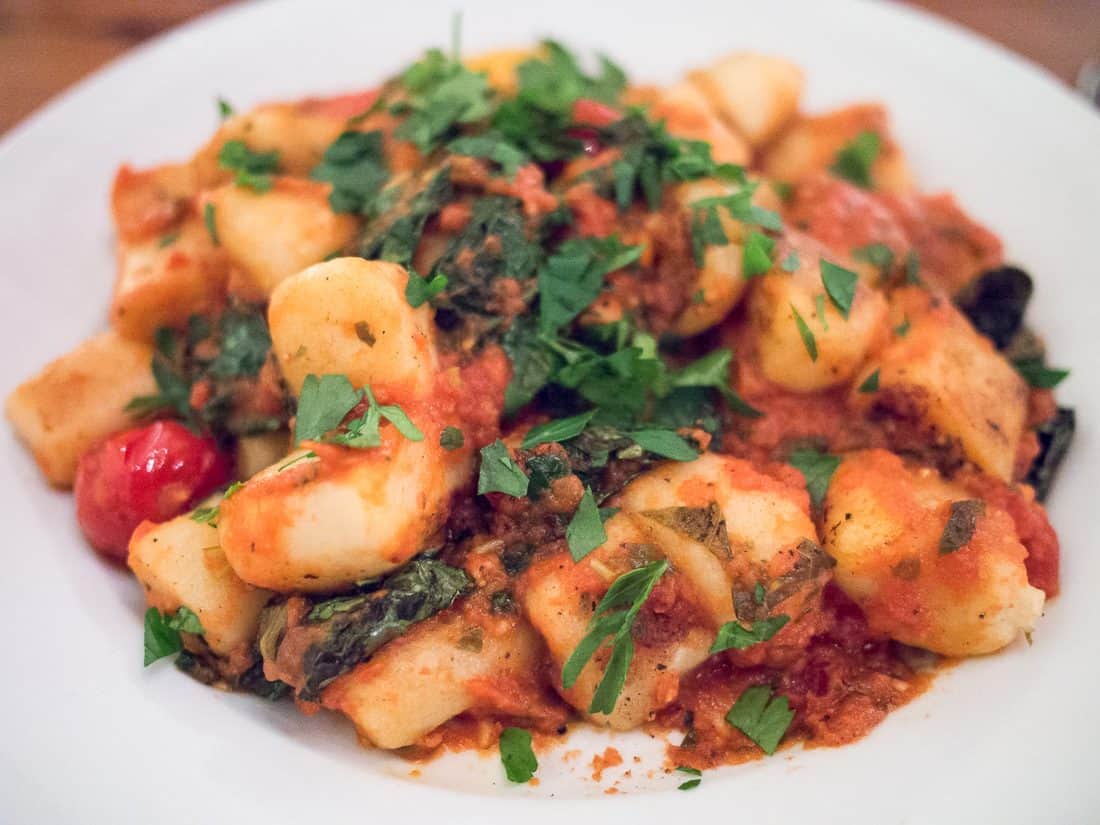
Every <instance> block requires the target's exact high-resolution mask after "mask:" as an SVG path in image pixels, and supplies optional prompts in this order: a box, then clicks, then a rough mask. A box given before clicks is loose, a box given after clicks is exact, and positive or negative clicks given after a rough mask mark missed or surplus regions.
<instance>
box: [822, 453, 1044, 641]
mask: <svg viewBox="0 0 1100 825" xmlns="http://www.w3.org/2000/svg"><path fill="white" fill-rule="evenodd" d="M823 523H824V532H825V542H826V549H828V551H829V554H830V555H832V556H833V558H835V559H836V561H837V567H836V581H837V584H839V585H840V586H841V587H842V588H843V589H844V592H845V593H847V594H848V595H849V596H850V597H851V598H852V599H853V600H855V602H856V603H857V604H859V605H860V607H862V608H863V611H864V613H865V614H866V616H867V621H868V623H869V624H870V626H871V627H872V628H873V629H874V630H877V631H879V632H880V633H884V634H886V635H888V636H890V637H891V638H893V639H896V640H897V641H899V642H904V643H905V644H908V645H913V646H914V647H923V648H925V649H927V650H931V651H933V652H935V653H941V654H943V655H945V656H975V655H978V654H982V653H992V652H994V651H996V650H999V649H1001V648H1002V647H1004V646H1005V645H1007V644H1010V643H1011V642H1013V641H1014V640H1015V639H1016V638H1017V637H1018V636H1019V635H1020V634H1021V633H1029V632H1030V631H1031V630H1032V629H1033V628H1034V627H1035V623H1036V622H1037V621H1038V619H1039V616H1040V615H1041V614H1042V612H1043V602H1044V596H1043V591H1041V590H1039V589H1038V588H1035V587H1032V586H1031V585H1030V584H1028V579H1027V571H1026V570H1025V568H1024V559H1025V558H1026V556H1027V550H1025V549H1024V546H1023V545H1022V544H1021V543H1020V539H1019V537H1018V536H1017V534H1016V527H1015V524H1014V522H1013V520H1012V517H1011V516H1010V515H1009V514H1008V513H1006V512H1005V511H1003V510H1001V509H998V508H997V507H994V506H992V505H991V504H989V503H987V502H985V501H983V500H981V499H974V498H971V497H970V496H969V495H968V494H967V492H966V490H965V489H964V488H963V487H961V486H960V485H957V484H952V483H951V482H949V481H945V480H944V479H943V478H941V477H940V476H939V474H938V473H936V471H935V470H932V469H928V468H918V469H911V468H908V467H906V466H905V464H904V463H903V462H902V460H901V459H900V458H898V457H897V456H896V455H893V454H891V453H888V452H886V451H884V450H871V451H866V452H860V453H855V454H853V455H851V456H848V457H846V458H845V459H844V461H843V463H842V464H841V465H840V467H839V468H838V469H837V471H836V474H835V475H834V476H833V479H832V483H831V484H830V485H829V492H828V495H827V496H826V499H825V512H824V520H823Z"/></svg>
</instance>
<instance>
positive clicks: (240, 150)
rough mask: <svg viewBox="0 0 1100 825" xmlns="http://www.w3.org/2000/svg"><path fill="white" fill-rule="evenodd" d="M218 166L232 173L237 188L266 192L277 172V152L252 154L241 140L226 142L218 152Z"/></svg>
mask: <svg viewBox="0 0 1100 825" xmlns="http://www.w3.org/2000/svg"><path fill="white" fill-rule="evenodd" d="M218 166H220V167H221V168H222V169H228V170H230V171H231V172H233V173H234V182H235V183H236V184H237V186H243V187H246V188H248V189H252V190H253V191H255V192H266V191H267V190H269V189H270V188H271V184H272V180H271V175H272V173H274V172H278V171H279V153H278V152H253V151H252V150H251V149H249V148H248V146H247V145H245V143H244V141H242V140H227V141H226V142H225V143H224V144H223V145H222V148H221V151H219V152H218Z"/></svg>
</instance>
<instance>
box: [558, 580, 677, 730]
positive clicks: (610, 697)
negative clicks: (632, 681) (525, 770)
mask: <svg viewBox="0 0 1100 825" xmlns="http://www.w3.org/2000/svg"><path fill="white" fill-rule="evenodd" d="M667 570H668V560H667V559H662V560H661V561H655V562H651V563H650V564H647V565H645V566H644V567H639V568H637V569H635V570H631V571H630V572H629V573H624V574H623V575H621V576H619V578H617V579H615V581H614V582H613V583H612V585H611V587H610V588H608V591H607V593H606V594H605V595H604V597H603V599H602V600H601V601H600V603H599V605H597V607H596V612H595V614H594V615H593V616H592V620H591V621H590V622H589V624H588V633H587V634H586V635H585V637H584V638H583V639H581V642H580V644H578V645H577V648H576V650H574V651H573V653H572V655H570V657H569V658H568V659H567V660H566V662H565V665H564V667H563V668H562V674H561V683H562V687H563V688H565V689H566V690H569V689H570V688H571V687H573V685H574V684H576V682H577V679H578V678H579V677H580V675H581V671H582V670H584V666H585V665H586V664H588V661H589V659H591V658H592V657H593V656H594V655H595V653H596V651H597V650H599V649H600V648H601V647H603V646H604V645H605V644H606V643H607V642H608V641H610V643H611V657H610V658H609V659H608V660H607V666H606V667H605V668H604V672H603V677H602V678H601V679H600V683H599V685H598V686H597V687H596V690H595V692H594V693H593V695H592V702H591V703H590V704H589V707H588V712H589V713H611V712H612V711H614V710H615V703H616V702H617V701H618V699H619V694H620V693H621V692H622V689H623V684H624V683H625V682H626V673H627V671H628V670H629V669H630V662H631V660H632V659H633V658H634V640H633V639H632V638H631V636H630V633H631V630H632V628H633V627H634V620H635V619H636V618H637V617H638V612H639V611H640V610H641V609H642V605H644V604H645V602H646V599H648V598H649V594H650V593H652V592H653V588H654V586H655V585H656V584H657V581H658V579H660V578H661V576H663V575H664V574H665V572H666V571H667Z"/></svg>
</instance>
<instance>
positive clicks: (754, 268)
mask: <svg viewBox="0 0 1100 825" xmlns="http://www.w3.org/2000/svg"><path fill="white" fill-rule="evenodd" d="M774 249H775V241H774V240H772V239H771V238H769V237H768V236H767V235H765V234H763V233H762V232H757V231H756V230H755V229H754V230H753V231H751V232H749V235H748V237H747V238H745V245H744V246H743V247H742V248H741V271H742V273H743V274H744V276H745V277H746V278H755V277H756V276H757V275H766V274H767V273H768V271H769V270H771V268H772V250H774Z"/></svg>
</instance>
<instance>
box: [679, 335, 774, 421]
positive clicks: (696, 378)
mask: <svg viewBox="0 0 1100 825" xmlns="http://www.w3.org/2000/svg"><path fill="white" fill-rule="evenodd" d="M732 360H733V351H732V350H730V349H729V348H727V347H722V348H720V349H716V350H713V351H711V352H710V353H708V354H707V355H704V356H703V357H702V358H700V359H698V360H696V361H692V362H691V363H690V364H688V365H687V366H685V367H684V368H683V369H681V370H680V371H679V372H676V373H674V374H673V375H672V376H671V377H670V379H669V385H670V386H672V387H710V388H713V389H716V390H718V392H720V393H721V394H722V397H723V398H725V399H726V403H727V404H729V406H730V409H731V410H733V411H734V412H735V413H737V414H738V415H741V416H744V417H745V418H759V417H760V416H761V415H763V413H761V412H760V410H758V409H756V408H755V407H753V406H752V405H750V404H749V403H748V402H746V401H745V400H744V399H743V398H742V397H741V396H740V395H738V394H737V392H736V391H735V390H734V389H733V387H731V386H730V363H731V362H732Z"/></svg>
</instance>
